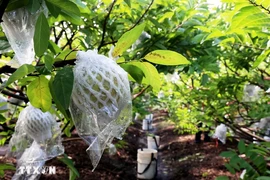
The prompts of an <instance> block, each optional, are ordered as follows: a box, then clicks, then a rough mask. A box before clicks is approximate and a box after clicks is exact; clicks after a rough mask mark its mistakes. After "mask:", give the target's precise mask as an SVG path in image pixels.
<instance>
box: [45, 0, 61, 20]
mask: <svg viewBox="0 0 270 180" xmlns="http://www.w3.org/2000/svg"><path fill="white" fill-rule="evenodd" d="M45 2H46V6H47V8H48V10H49V11H50V13H51V14H52V15H53V16H54V17H55V18H57V17H58V15H59V14H60V12H61V9H60V8H59V7H57V6H55V5H54V4H52V3H50V2H48V1H47V0H45Z"/></svg>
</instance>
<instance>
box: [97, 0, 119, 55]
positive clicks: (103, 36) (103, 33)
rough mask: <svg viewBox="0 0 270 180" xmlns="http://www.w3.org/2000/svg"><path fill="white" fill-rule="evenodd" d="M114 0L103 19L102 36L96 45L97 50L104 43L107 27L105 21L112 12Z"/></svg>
mask: <svg viewBox="0 0 270 180" xmlns="http://www.w3.org/2000/svg"><path fill="white" fill-rule="evenodd" d="M116 1H117V0H114V1H113V2H112V4H111V5H110V8H109V12H108V14H107V15H106V17H105V19H104V23H103V32H102V38H101V42H100V44H99V46H98V51H99V50H100V49H101V47H102V46H103V44H104V38H105V34H106V29H107V21H108V19H109V17H110V14H111V12H112V9H113V6H114V5H115V3H116Z"/></svg>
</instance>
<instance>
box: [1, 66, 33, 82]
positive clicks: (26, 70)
mask: <svg viewBox="0 0 270 180" xmlns="http://www.w3.org/2000/svg"><path fill="white" fill-rule="evenodd" d="M34 71H35V67H34V66H32V65H29V64H24V65H22V66H20V67H19V68H18V69H17V70H16V71H15V72H14V73H13V74H12V75H11V76H10V77H9V78H8V80H7V82H6V84H5V87H6V86H8V85H10V84H11V83H13V82H15V81H17V80H19V79H21V78H23V77H24V76H26V75H28V74H30V73H32V72H34Z"/></svg>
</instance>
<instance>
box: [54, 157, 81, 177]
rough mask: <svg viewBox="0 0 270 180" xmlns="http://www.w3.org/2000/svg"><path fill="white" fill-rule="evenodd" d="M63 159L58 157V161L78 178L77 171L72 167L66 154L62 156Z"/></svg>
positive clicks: (71, 162)
mask: <svg viewBox="0 0 270 180" xmlns="http://www.w3.org/2000/svg"><path fill="white" fill-rule="evenodd" d="M63 156H64V157H58V159H59V160H60V161H62V162H63V163H65V164H66V165H67V166H68V168H69V169H70V170H71V171H72V172H73V173H74V174H75V175H76V176H77V177H80V174H79V172H78V170H77V169H76V168H75V167H74V163H73V161H72V160H71V159H69V158H68V156H67V155H66V154H64V155H63Z"/></svg>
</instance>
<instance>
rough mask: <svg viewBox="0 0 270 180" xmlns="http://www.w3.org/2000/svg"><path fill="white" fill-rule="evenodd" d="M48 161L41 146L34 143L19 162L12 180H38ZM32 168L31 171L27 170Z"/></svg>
mask: <svg viewBox="0 0 270 180" xmlns="http://www.w3.org/2000/svg"><path fill="white" fill-rule="evenodd" d="M46 159H47V155H46V153H45V151H44V150H42V148H41V146H40V145H39V144H38V143H37V142H36V141H33V143H32V145H31V146H30V147H29V148H27V149H25V151H24V153H23V154H22V156H21V157H20V158H19V159H18V160H17V167H16V172H15V174H14V176H13V177H12V180H29V179H31V180H38V179H39V177H40V175H41V174H40V173H38V172H40V171H41V170H42V167H43V166H44V164H45V162H46ZM26 168H30V169H26Z"/></svg>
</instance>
